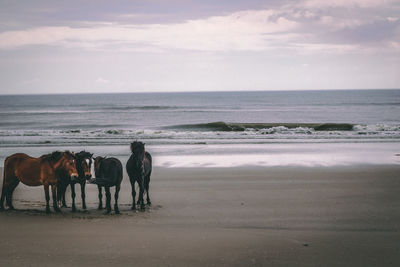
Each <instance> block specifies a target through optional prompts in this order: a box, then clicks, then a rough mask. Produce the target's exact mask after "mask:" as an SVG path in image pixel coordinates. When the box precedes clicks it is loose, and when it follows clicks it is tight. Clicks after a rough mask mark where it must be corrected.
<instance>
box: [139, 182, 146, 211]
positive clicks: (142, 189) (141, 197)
mask: <svg viewBox="0 0 400 267" xmlns="http://www.w3.org/2000/svg"><path fill="white" fill-rule="evenodd" d="M143 193H144V185H143V177H142V179H141V180H140V182H139V200H138V202H139V204H140V209H141V210H144V209H145V206H144V200H143Z"/></svg>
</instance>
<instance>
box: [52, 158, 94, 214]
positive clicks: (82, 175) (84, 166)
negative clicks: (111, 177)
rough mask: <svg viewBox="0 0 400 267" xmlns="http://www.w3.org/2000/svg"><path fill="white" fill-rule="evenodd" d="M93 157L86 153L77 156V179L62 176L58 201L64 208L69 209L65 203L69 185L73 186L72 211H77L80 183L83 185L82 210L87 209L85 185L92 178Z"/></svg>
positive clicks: (58, 190)
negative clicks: (76, 189) (76, 202)
mask: <svg viewBox="0 0 400 267" xmlns="http://www.w3.org/2000/svg"><path fill="white" fill-rule="evenodd" d="M92 156H93V154H91V153H89V152H86V151H81V152H79V153H77V154H75V158H76V170H77V171H78V178H77V179H75V180H71V179H70V178H69V177H68V176H65V175H61V176H60V178H59V180H58V186H57V200H58V202H62V207H67V204H66V203H65V191H66V190H67V187H68V185H71V197H72V211H73V212H75V211H76V207H75V184H77V183H79V184H80V185H81V197H82V209H86V202H85V185H86V180H89V179H90V178H91V177H92V174H91V171H90V170H91V167H92Z"/></svg>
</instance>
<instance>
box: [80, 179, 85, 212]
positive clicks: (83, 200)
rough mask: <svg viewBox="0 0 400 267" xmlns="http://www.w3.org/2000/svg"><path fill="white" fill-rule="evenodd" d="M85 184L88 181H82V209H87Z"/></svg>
mask: <svg viewBox="0 0 400 267" xmlns="http://www.w3.org/2000/svg"><path fill="white" fill-rule="evenodd" d="M85 186H86V182H83V183H81V197H82V209H84V210H85V209H86V202H85V197H86V195H85Z"/></svg>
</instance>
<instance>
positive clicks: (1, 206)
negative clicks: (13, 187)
mask: <svg viewBox="0 0 400 267" xmlns="http://www.w3.org/2000/svg"><path fill="white" fill-rule="evenodd" d="M4 174H5V172H4ZM6 179H7V178H6V176H5V175H4V176H3V188H2V189H1V198H0V210H2V211H3V210H4V200H5V199H6V195H7V191H8V188H9V183H8V182H7V183H6Z"/></svg>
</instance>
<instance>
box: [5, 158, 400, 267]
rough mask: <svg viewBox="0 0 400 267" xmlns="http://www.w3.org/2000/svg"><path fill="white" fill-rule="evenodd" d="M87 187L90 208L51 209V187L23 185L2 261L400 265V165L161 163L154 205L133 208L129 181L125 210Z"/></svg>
mask: <svg viewBox="0 0 400 267" xmlns="http://www.w3.org/2000/svg"><path fill="white" fill-rule="evenodd" d="M1 172H2V171H1ZM87 188H88V190H87V202H88V211H86V212H85V211H81V210H80V211H78V212H76V213H71V212H70V209H63V213H62V214H54V213H53V214H51V215H46V214H45V213H44V193H43V189H42V188H32V187H26V186H23V185H19V186H18V187H17V189H16V192H15V196H14V203H15V206H16V208H18V209H19V210H17V211H5V212H2V213H0V237H1V238H0V265H2V266H13V265H19V266H83V265H84V266H106V265H107V266H109V265H110V264H113V265H120V266H129V265H136V266H400V166H398V165H397V166H357V167H329V168H306V167H304V168H300V167H288V168H284V167H279V168H231V169H228V168H226V169H218V168H202V169H195V168H188V169H164V168H156V169H155V170H154V175H153V177H152V181H151V184H150V189H151V192H150V193H151V197H152V202H153V205H152V207H151V208H149V209H148V210H147V211H145V212H132V211H131V210H130V202H131V196H130V185H129V182H128V179H127V177H125V178H124V182H123V187H122V188H123V189H122V190H121V197H120V203H121V205H120V209H121V212H122V214H121V215H115V214H112V215H102V211H97V210H96V206H97V188H96V187H95V186H93V185H88V186H87ZM77 189H78V187H77ZM77 191H78V193H77V202H78V208H79V209H80V193H79V190H77ZM112 192H113V190H112ZM68 202H69V203H70V200H68Z"/></svg>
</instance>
